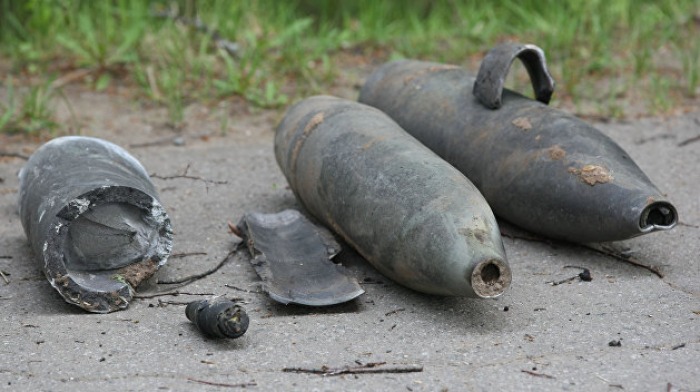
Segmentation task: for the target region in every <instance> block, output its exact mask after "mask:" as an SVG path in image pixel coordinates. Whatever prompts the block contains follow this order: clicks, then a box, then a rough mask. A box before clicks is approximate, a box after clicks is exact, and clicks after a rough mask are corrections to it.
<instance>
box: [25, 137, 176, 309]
mask: <svg viewBox="0 0 700 392" xmlns="http://www.w3.org/2000/svg"><path fill="white" fill-rule="evenodd" d="M19 178H20V188H19V214H20V217H21V220H22V226H23V227H24V231H25V233H26V235H27V238H28V239H29V242H30V243H31V246H32V249H33V250H34V254H35V255H36V257H37V258H38V259H39V260H40V261H41V263H42V265H43V268H44V274H45V275H46V278H47V279H48V280H49V282H50V283H51V285H52V286H53V287H54V288H55V289H56V290H58V292H59V294H61V296H62V297H63V298H64V299H65V300H66V301H67V302H68V303H71V304H74V305H77V306H79V307H81V308H83V309H85V310H88V311H90V312H96V313H107V312H112V311H115V310H119V309H123V308H125V307H127V305H128V303H129V301H130V300H131V298H132V296H133V291H134V288H135V287H136V286H137V285H138V284H139V283H141V282H143V281H144V280H146V279H148V278H150V277H151V276H152V275H153V274H154V273H155V272H156V271H157V270H158V268H159V267H160V266H161V265H163V264H165V262H166V260H167V259H168V256H169V255H170V249H171V247H172V239H173V234H172V228H171V226H170V219H169V218H168V215H167V214H166V212H165V210H164V209H163V207H162V206H161V204H160V202H159V201H158V196H157V192H156V190H155V188H154V187H153V183H151V180H150V179H149V177H148V173H146V170H145V169H144V168H143V166H141V164H140V163H139V162H138V161H137V160H136V159H135V158H134V157H133V156H131V155H129V153H127V152H126V151H125V150H123V149H122V148H120V147H118V146H116V145H114V144H112V143H109V142H106V141H104V140H100V139H94V138H88V137H61V138H57V139H54V140H52V141H50V142H48V143H46V144H44V145H43V146H42V147H41V148H39V149H38V150H37V151H36V152H35V153H34V154H33V155H32V156H31V158H30V159H29V161H28V162H27V164H26V165H25V166H24V168H22V170H21V172H20V174H19Z"/></svg>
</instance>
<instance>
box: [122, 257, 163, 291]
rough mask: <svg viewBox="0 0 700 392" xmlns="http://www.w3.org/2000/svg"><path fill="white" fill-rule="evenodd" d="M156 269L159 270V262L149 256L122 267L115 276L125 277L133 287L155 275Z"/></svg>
mask: <svg viewBox="0 0 700 392" xmlns="http://www.w3.org/2000/svg"><path fill="white" fill-rule="evenodd" d="M156 271H158V263H157V262H155V261H153V260H152V259H150V258H149V259H146V260H144V261H141V262H138V263H134V264H131V265H127V266H126V267H124V268H120V269H119V270H117V274H116V275H115V276H116V277H120V278H122V279H124V281H125V282H127V283H128V284H129V285H130V286H131V287H132V288H136V287H138V285H139V284H141V282H143V281H145V280H148V279H149V278H150V277H151V276H153V274H155V273H156Z"/></svg>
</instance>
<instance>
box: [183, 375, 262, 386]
mask: <svg viewBox="0 0 700 392" xmlns="http://www.w3.org/2000/svg"><path fill="white" fill-rule="evenodd" d="M187 381H192V382H198V383H200V384H206V385H213V386H216V387H226V388H246V387H254V386H256V385H258V384H257V383H254V382H243V383H240V384H224V383H220V382H211V381H204V380H197V379H195V378H192V377H187Z"/></svg>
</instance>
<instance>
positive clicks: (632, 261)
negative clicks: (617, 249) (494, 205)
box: [501, 232, 664, 279]
mask: <svg viewBox="0 0 700 392" xmlns="http://www.w3.org/2000/svg"><path fill="white" fill-rule="evenodd" d="M501 235H502V236H504V237H509V238H516V239H521V240H526V241H535V242H544V243H548V244H550V245H551V241H549V240H547V239H545V238H539V237H526V236H517V235H513V234H507V233H503V232H501ZM570 244H573V245H578V246H581V247H584V248H586V249H590V250H592V251H595V252H598V253H600V254H603V255H606V256H610V257H613V258H615V259H618V260H620V261H624V262H625V263H628V264H632V265H634V266H637V267H642V268H644V269H646V270H648V271H651V272H652V273H654V274H655V275H656V276H658V277H659V278H661V279H663V278H664V274H663V273H662V272H661V271H660V270H659V269H658V268H657V267H654V266H650V265H646V264H643V263H642V262H639V261H637V260H635V259H633V258H631V257H625V256H623V255H619V254H617V253H613V252H608V251H606V250H603V249H598V248H596V247H593V246H591V245H587V244H574V243H570Z"/></svg>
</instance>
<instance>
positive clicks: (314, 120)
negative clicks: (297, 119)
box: [304, 112, 323, 134]
mask: <svg viewBox="0 0 700 392" xmlns="http://www.w3.org/2000/svg"><path fill="white" fill-rule="evenodd" d="M322 122H323V112H321V113H318V114H317V115H315V116H313V117H311V120H309V123H308V124H306V127H305V128H304V134H308V133H309V132H311V131H312V130H313V129H314V128H316V127H317V126H319V125H320V124H321V123H322Z"/></svg>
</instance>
